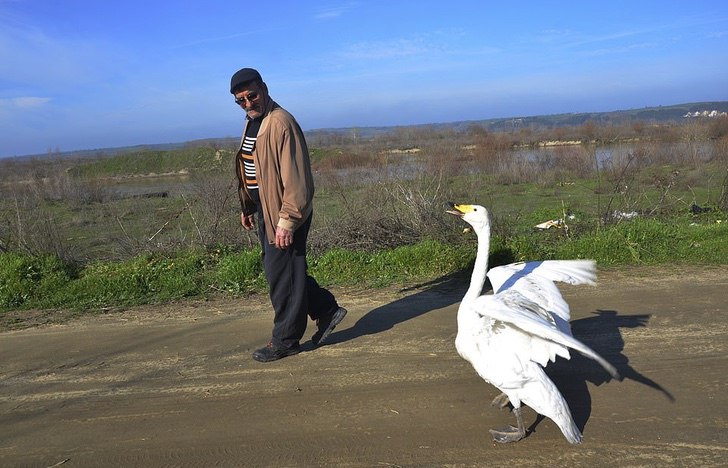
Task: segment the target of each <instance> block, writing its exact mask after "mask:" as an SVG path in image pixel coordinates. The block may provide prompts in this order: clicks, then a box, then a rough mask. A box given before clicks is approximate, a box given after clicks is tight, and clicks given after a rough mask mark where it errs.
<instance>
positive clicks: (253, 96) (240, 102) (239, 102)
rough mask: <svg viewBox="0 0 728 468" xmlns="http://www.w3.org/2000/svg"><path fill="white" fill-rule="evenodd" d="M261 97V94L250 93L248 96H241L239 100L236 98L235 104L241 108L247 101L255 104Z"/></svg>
mask: <svg viewBox="0 0 728 468" xmlns="http://www.w3.org/2000/svg"><path fill="white" fill-rule="evenodd" d="M259 97H260V94H258V93H256V92H255V91H253V92H250V93H248V95H247V96H241V97H239V98H235V104H237V105H239V106H241V105H243V104H244V103H245V101H248V102H251V103H252V102H253V101H255V100H256V99H258V98H259Z"/></svg>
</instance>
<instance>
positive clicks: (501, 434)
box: [489, 426, 526, 444]
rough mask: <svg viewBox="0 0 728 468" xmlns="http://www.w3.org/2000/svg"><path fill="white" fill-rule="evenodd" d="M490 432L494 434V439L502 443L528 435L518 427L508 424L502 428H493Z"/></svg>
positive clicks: (516, 440)
mask: <svg viewBox="0 0 728 468" xmlns="http://www.w3.org/2000/svg"><path fill="white" fill-rule="evenodd" d="M489 432H490V435H492V436H493V440H494V441H496V442H500V443H501V444H507V443H509V442H518V441H519V440H521V439H523V438H524V437H525V436H526V434H525V433H522V432H521V431H519V430H518V428H517V427H513V426H506V427H503V428H501V429H491V430H490V431H489Z"/></svg>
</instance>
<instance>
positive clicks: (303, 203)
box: [277, 119, 314, 231]
mask: <svg viewBox="0 0 728 468" xmlns="http://www.w3.org/2000/svg"><path fill="white" fill-rule="evenodd" d="M277 123H279V124H281V125H283V128H282V129H281V132H282V138H281V141H280V145H281V146H280V152H279V155H280V159H279V161H278V164H279V167H280V177H281V184H282V190H283V197H282V201H283V203H282V206H281V210H280V213H279V214H278V226H280V227H282V228H284V229H287V230H289V231H295V230H296V229H297V228H298V226H300V225H301V224H302V223H303V222H304V221H305V220H306V218H308V215H309V214H310V213H311V210H312V201H313V192H314V186H313V175H312V174H311V162H310V159H309V154H308V147H307V145H306V140H305V137H304V136H303V131H302V130H301V128H300V127H299V125H298V124H297V123H296V121H295V120H293V119H285V120H282V121H280V122H277Z"/></svg>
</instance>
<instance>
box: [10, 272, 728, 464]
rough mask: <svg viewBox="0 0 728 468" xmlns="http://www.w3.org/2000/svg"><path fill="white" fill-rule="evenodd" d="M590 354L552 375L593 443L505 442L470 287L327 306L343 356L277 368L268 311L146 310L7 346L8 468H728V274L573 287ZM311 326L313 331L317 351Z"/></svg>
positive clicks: (549, 437) (549, 427)
mask: <svg viewBox="0 0 728 468" xmlns="http://www.w3.org/2000/svg"><path fill="white" fill-rule="evenodd" d="M562 290H563V291H564V295H565V297H566V298H567V300H568V301H569V302H570V304H571V307H572V327H573V331H574V335H575V336H576V337H577V338H580V339H581V340H582V341H584V342H585V343H587V344H588V345H590V346H591V347H593V348H594V349H595V350H597V351H598V352H600V353H601V354H602V355H603V356H604V357H606V358H607V359H608V360H609V361H610V362H612V363H613V364H614V365H615V366H616V367H617V368H618V369H619V371H620V372H621V373H622V375H624V376H625V380H624V381H622V382H618V381H610V380H608V375H607V374H606V373H604V372H603V371H602V370H600V368H599V367H598V365H596V364H594V363H592V362H591V361H589V360H586V359H584V358H582V357H579V356H575V357H574V358H572V360H571V361H559V362H557V363H556V365H552V366H551V367H550V368H551V371H550V374H551V375H552V376H553V377H554V379H555V380H556V381H557V384H558V385H559V387H560V388H561V389H562V391H563V393H564V395H565V396H566V398H567V400H568V401H569V404H570V406H571V408H572V412H573V413H574V416H575V420H576V421H577V424H578V425H579V426H580V427H582V428H583V432H584V442H583V443H582V444H581V445H578V446H571V445H569V444H568V443H567V442H566V440H565V439H564V438H563V436H562V435H561V433H560V432H559V430H558V428H557V427H556V426H555V425H554V424H553V423H552V422H551V421H550V420H542V421H538V419H537V416H536V414H535V413H534V412H533V411H531V410H530V409H527V410H526V411H525V412H524V416H525V417H526V421H527V424H530V425H531V429H532V432H531V433H530V435H529V437H527V438H526V439H525V440H523V441H521V442H519V443H517V444H510V445H500V444H496V443H494V442H492V441H491V439H490V436H489V434H488V429H489V428H491V427H496V426H500V425H503V424H505V423H511V422H512V421H513V417H512V415H511V414H510V413H508V412H506V411H499V410H497V409H494V408H492V407H490V405H489V403H490V401H491V399H492V398H493V397H494V396H495V395H496V394H497V393H498V391H497V390H496V389H495V388H494V387H491V386H489V385H487V384H485V383H484V382H483V381H482V380H480V378H479V377H478V376H477V375H476V374H475V372H474V371H473V370H472V368H470V367H469V365H468V364H467V363H465V362H464V361H463V360H462V359H460V358H459V357H458V356H457V354H456V352H455V349H454V344H453V340H454V338H455V333H456V328H455V327H456V325H455V314H456V310H457V304H458V301H459V299H460V297H461V296H462V293H463V291H464V289H463V287H462V286H460V285H458V284H452V282H449V283H448V282H445V284H439V285H431V286H422V287H419V288H415V289H411V290H409V291H404V292H401V291H399V292H398V291H378V290H377V291H366V292H361V291H360V292H351V291H335V292H336V293H337V295H338V296H339V299H340V302H341V303H342V305H344V306H346V307H347V308H348V309H349V315H348V316H347V319H346V320H345V321H344V322H343V323H342V324H341V326H340V327H339V328H338V329H337V330H336V332H334V334H333V335H332V342H331V344H329V345H327V346H324V347H322V348H319V349H313V348H312V347H311V345H310V341H308V342H306V343H305V344H304V346H305V349H306V351H305V352H303V353H301V354H299V355H297V356H293V357H289V358H286V359H283V360H281V361H277V362H274V363H268V364H261V363H258V362H255V361H253V360H252V359H251V358H250V353H251V352H252V351H253V350H254V349H255V348H256V347H258V346H260V345H263V344H265V342H266V341H267V337H268V334H269V332H270V321H271V315H270V312H269V309H268V306H267V304H266V302H265V301H264V299H262V298H258V299H254V300H252V301H251V302H250V303H249V304H247V305H245V306H242V305H241V304H240V303H233V302H207V303H195V304H184V305H177V306H165V307H144V308H138V309H134V310H131V311H127V312H123V313H115V314H109V315H106V316H102V317H95V318H84V319H79V320H75V321H73V322H70V323H67V324H64V325H54V326H43V327H37V328H33V329H27V330H22V331H12V332H5V333H2V334H0V465H1V466H38V467H47V466H56V465H58V466H64V467H66V466H68V467H78V466H152V467H155V466H354V467H359V466H362V467H369V466H374V467H376V466H523V465H525V466H620V467H625V466H720V465H723V466H726V465H728V386H727V385H726V384H727V383H728V376H727V375H726V374H727V371H728V355H727V352H726V351H727V348H728V272H726V271H725V268H722V269H721V268H712V269H709V270H707V271H704V270H702V269H698V268H692V269H690V270H689V271H688V272H687V274H685V275H681V274H678V270H674V271H665V270H664V269H630V270H622V271H619V272H614V271H607V272H601V273H600V282H599V285H598V286H596V287H564V288H562ZM313 328H314V327H310V328H309V330H308V332H307V335H306V339H309V338H310V335H311V334H312V333H313V331H314V329H313Z"/></svg>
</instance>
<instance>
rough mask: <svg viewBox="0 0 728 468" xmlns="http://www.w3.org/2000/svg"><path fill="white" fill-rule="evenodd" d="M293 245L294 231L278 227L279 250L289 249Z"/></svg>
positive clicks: (277, 244)
mask: <svg viewBox="0 0 728 468" xmlns="http://www.w3.org/2000/svg"><path fill="white" fill-rule="evenodd" d="M291 245H293V231H289V230H288V229H283V228H282V227H280V226H278V227H276V247H278V248H279V249H287V248H288V247H290V246H291Z"/></svg>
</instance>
